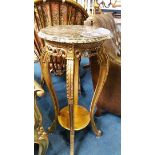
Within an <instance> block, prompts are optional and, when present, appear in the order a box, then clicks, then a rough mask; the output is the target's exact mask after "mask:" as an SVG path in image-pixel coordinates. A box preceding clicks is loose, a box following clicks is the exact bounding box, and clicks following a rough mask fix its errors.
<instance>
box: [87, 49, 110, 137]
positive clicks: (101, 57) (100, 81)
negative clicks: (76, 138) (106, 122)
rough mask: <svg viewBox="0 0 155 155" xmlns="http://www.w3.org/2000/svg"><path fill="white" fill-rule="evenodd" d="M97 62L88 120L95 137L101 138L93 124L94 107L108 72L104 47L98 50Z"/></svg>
mask: <svg viewBox="0 0 155 155" xmlns="http://www.w3.org/2000/svg"><path fill="white" fill-rule="evenodd" d="M98 60H99V64H100V71H99V76H98V77H99V78H98V82H97V85H96V88H95V92H94V95H93V98H92V102H91V106H90V119H91V126H92V129H93V131H94V133H95V134H96V136H101V134H102V131H101V130H98V129H97V127H96V124H95V122H94V108H95V106H96V103H97V102H98V99H99V96H100V94H101V91H102V89H103V86H104V84H105V82H106V79H107V76H108V71H109V61H108V56H107V54H106V53H104V47H101V49H100V50H99V53H98Z"/></svg>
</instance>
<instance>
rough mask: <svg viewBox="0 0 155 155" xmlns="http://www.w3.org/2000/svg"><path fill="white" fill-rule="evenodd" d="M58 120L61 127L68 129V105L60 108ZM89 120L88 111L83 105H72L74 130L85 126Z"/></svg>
mask: <svg viewBox="0 0 155 155" xmlns="http://www.w3.org/2000/svg"><path fill="white" fill-rule="evenodd" d="M58 121H59V123H60V125H61V126H62V127H63V128H65V129H67V130H70V124H69V106H66V107H64V108H63V109H61V110H60V113H59V116H58ZM89 122H90V113H89V111H88V110H87V109H86V108H85V107H83V106H80V105H74V130H81V129H83V128H85V127H86V126H87V125H88V124H89Z"/></svg>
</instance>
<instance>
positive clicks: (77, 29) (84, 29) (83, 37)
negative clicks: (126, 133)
mask: <svg viewBox="0 0 155 155" xmlns="http://www.w3.org/2000/svg"><path fill="white" fill-rule="evenodd" d="M38 35H39V37H41V38H43V39H45V40H48V41H54V42H60V43H93V42H99V41H102V40H105V39H110V38H111V37H112V34H111V32H110V31H109V30H108V29H104V28H97V27H93V26H84V25H58V26H49V27H46V28H43V29H41V30H40V32H39V33H38Z"/></svg>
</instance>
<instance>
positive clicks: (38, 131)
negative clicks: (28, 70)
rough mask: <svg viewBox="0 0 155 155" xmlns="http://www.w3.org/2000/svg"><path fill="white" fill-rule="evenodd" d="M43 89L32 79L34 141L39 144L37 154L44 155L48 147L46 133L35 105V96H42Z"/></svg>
mask: <svg viewBox="0 0 155 155" xmlns="http://www.w3.org/2000/svg"><path fill="white" fill-rule="evenodd" d="M43 94H44V90H43V89H42V88H41V86H40V85H39V84H38V83H37V82H36V81H34V143H36V144H39V152H38V155H45V154H46V151H47V148H48V144H49V141H48V135H47V133H46V132H45V131H44V128H43V125H42V115H41V112H40V110H39V108H38V106H37V102H36V97H37V96H39V97H41V96H43Z"/></svg>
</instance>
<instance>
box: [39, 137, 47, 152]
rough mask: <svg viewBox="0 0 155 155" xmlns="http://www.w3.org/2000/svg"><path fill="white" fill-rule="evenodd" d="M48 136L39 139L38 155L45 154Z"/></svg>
mask: <svg viewBox="0 0 155 155" xmlns="http://www.w3.org/2000/svg"><path fill="white" fill-rule="evenodd" d="M48 143H49V142H48V138H47V139H42V140H40V141H39V152H38V155H45V154H46V152H47V149H48Z"/></svg>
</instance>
